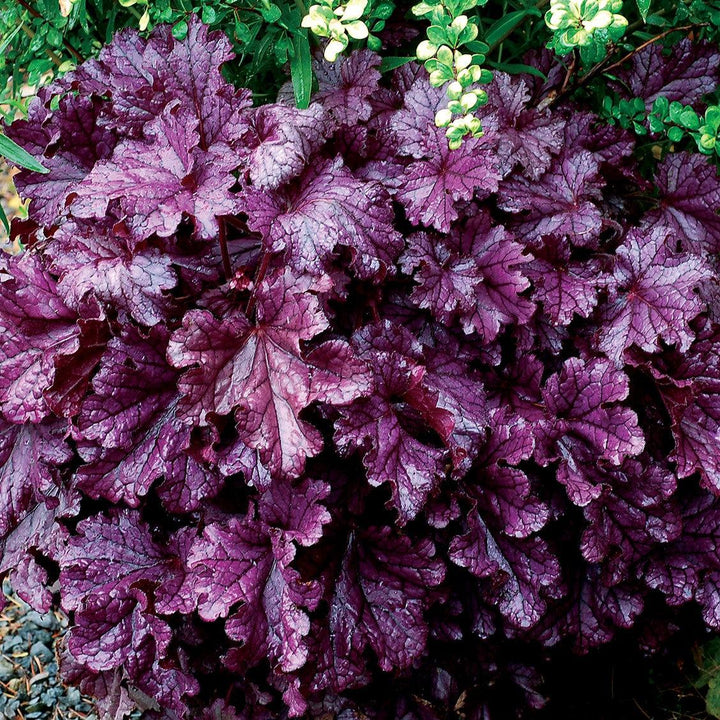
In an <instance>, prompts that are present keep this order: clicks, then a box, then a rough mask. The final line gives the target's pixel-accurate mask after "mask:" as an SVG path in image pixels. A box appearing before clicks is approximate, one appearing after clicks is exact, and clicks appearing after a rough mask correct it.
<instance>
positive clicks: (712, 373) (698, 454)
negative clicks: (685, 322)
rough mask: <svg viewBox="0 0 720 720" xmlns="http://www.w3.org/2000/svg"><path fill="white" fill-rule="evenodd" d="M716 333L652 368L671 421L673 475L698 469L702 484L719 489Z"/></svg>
mask: <svg viewBox="0 0 720 720" xmlns="http://www.w3.org/2000/svg"><path fill="white" fill-rule="evenodd" d="M718 344H719V343H718V338H717V336H716V334H714V333H713V334H711V335H709V336H706V337H703V338H701V339H699V340H697V341H696V342H695V343H694V344H693V346H692V347H691V349H690V351H689V352H688V353H686V354H685V356H680V357H679V358H678V356H677V355H675V356H674V357H673V356H671V360H670V362H668V363H662V364H661V367H660V369H659V371H658V370H656V371H655V374H656V377H657V387H658V390H659V391H660V394H661V396H662V398H663V401H664V403H665V406H666V408H667V411H668V412H669V414H670V418H671V420H672V434H673V437H674V439H675V449H674V451H673V453H672V456H671V457H672V459H673V460H674V461H675V462H676V463H677V471H676V472H677V475H678V477H680V478H685V477H688V476H690V475H692V474H693V473H695V472H699V473H700V476H701V479H702V482H703V485H704V486H705V487H707V488H709V489H710V490H712V491H713V492H716V493H717V492H719V491H720V462H719V460H718V454H717V453H716V452H715V445H716V442H717V438H718V434H719V433H720V373H719V372H718V361H717V358H718V357H719V355H718Z"/></svg>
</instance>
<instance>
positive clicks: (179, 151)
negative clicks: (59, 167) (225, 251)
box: [71, 104, 240, 244]
mask: <svg viewBox="0 0 720 720" xmlns="http://www.w3.org/2000/svg"><path fill="white" fill-rule="evenodd" d="M197 127H198V120H197V118H195V117H193V116H192V115H190V114H189V113H186V112H184V111H183V109H182V108H181V107H179V106H178V105H177V104H171V105H168V106H167V107H166V108H165V110H163V112H162V114H161V115H159V116H158V117H157V118H155V119H153V120H152V121H150V122H148V123H147V124H146V125H145V126H144V135H145V139H144V141H141V140H124V141H123V142H121V143H120V144H118V145H117V147H116V148H115V151H114V153H113V156H112V158H111V159H109V160H103V161H101V162H98V163H96V164H95V167H94V168H93V169H92V171H91V172H90V173H89V174H88V175H87V177H85V178H84V179H83V181H82V182H81V183H80V184H79V185H77V186H76V188H75V190H74V193H73V196H74V199H73V201H72V206H71V212H72V214H73V215H75V216H76V217H80V218H102V217H104V216H105V214H106V212H107V208H108V202H109V201H111V200H117V201H118V203H119V207H120V209H121V211H122V212H123V213H124V214H125V216H126V221H125V222H126V224H127V225H128V227H129V229H130V232H131V235H132V239H133V241H134V243H135V244H137V243H140V242H142V241H143V240H145V239H147V238H148V237H150V236H151V235H152V234H154V233H155V234H157V235H159V236H161V237H167V236H169V235H172V234H173V233H174V232H175V231H176V230H177V227H178V225H179V224H180V222H181V220H182V219H183V214H185V215H187V216H188V217H190V218H192V220H193V222H194V225H195V229H196V232H197V234H198V236H199V237H201V238H203V239H209V238H213V237H215V236H216V235H217V233H218V225H217V220H216V216H218V215H226V214H228V215H229V214H233V213H234V212H236V211H237V210H238V209H239V207H238V200H237V198H236V197H235V196H234V195H233V194H232V193H231V192H230V188H231V187H232V186H233V185H234V184H235V178H234V177H233V176H232V175H231V171H232V170H234V169H235V168H236V167H237V166H238V165H239V163H240V161H239V159H238V158H236V157H234V156H233V154H232V153H229V152H228V148H227V146H226V145H225V144H224V143H217V144H215V145H211V146H210V147H209V148H207V149H203V148H202V147H201V146H200V135H199V133H198V129H197Z"/></svg>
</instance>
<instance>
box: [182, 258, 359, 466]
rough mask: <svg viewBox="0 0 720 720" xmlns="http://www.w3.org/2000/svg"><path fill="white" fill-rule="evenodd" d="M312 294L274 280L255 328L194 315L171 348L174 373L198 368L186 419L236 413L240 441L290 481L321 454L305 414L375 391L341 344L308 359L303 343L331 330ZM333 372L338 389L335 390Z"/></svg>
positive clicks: (187, 384) (303, 285)
mask: <svg viewBox="0 0 720 720" xmlns="http://www.w3.org/2000/svg"><path fill="white" fill-rule="evenodd" d="M312 289H313V286H312V283H310V282H309V281H308V280H307V279H303V278H296V277H294V276H293V275H292V273H291V272H290V271H289V270H286V271H285V272H278V273H275V274H274V275H273V276H271V277H270V278H267V279H266V280H265V281H264V282H263V283H262V284H261V285H260V287H259V288H258V291H257V323H256V324H254V325H253V324H251V322H250V321H249V320H248V318H247V317H246V316H245V315H244V314H242V313H240V312H236V313H235V314H234V315H229V316H227V317H225V318H223V319H222V320H217V319H216V318H214V317H213V315H212V314H211V313H210V312H208V311H205V310H193V311H191V312H190V313H188V315H186V316H185V319H184V321H183V325H182V327H181V328H180V329H179V330H178V331H176V332H175V333H174V334H173V336H172V338H171V339H170V344H169V346H168V358H169V360H170V362H171V363H172V364H173V365H174V366H175V367H178V368H185V367H191V368H192V369H190V370H188V371H187V372H186V373H185V374H184V375H183V376H182V378H181V379H180V381H179V384H178V387H179V388H180V392H181V393H182V395H183V397H182V399H181V401H180V405H179V412H180V413H181V417H183V418H185V419H186V420H189V421H194V422H199V423H200V424H207V423H208V422H209V417H208V416H209V415H210V414H220V415H227V414H229V413H230V412H232V411H233V410H235V417H236V421H237V427H238V433H239V435H240V438H241V439H242V440H243V442H245V443H246V444H247V445H248V446H249V447H251V448H253V449H255V450H259V451H260V457H261V459H262V461H263V463H265V464H266V465H267V466H268V467H269V468H270V470H271V471H272V472H277V473H280V474H283V475H291V476H297V475H299V474H300V473H301V472H302V469H303V467H304V464H305V458H306V457H307V456H312V455H316V454H317V453H318V452H319V451H320V450H321V449H322V438H321V436H320V433H319V432H318V430H316V429H315V428H314V427H312V426H311V425H309V424H308V423H307V422H305V421H303V420H301V419H300V418H299V417H298V416H299V413H300V411H301V410H303V409H304V408H305V407H307V406H308V405H309V404H310V403H312V402H314V401H315V400H320V401H328V402H330V403H332V404H338V405H342V404H347V403H349V402H351V401H352V400H353V399H355V398H356V397H358V396H359V395H363V394H365V393H366V392H367V391H368V389H369V387H370V385H369V377H368V373H367V370H366V368H365V366H364V365H363V364H362V363H360V362H358V361H357V360H356V359H355V358H354V357H353V356H352V353H350V352H349V351H348V349H347V347H346V345H345V344H344V343H342V342H341V341H328V342H327V343H325V344H323V345H320V346H319V347H316V348H315V349H314V351H313V353H312V355H311V356H309V355H308V356H306V357H303V353H302V351H301V348H300V342H301V341H303V340H311V339H312V338H313V337H315V336H316V335H317V334H318V333H320V332H322V331H323V330H325V329H326V328H327V326H328V322H327V319H326V318H325V316H324V314H323V313H322V310H321V309H320V306H319V303H318V300H317V298H316V297H315V296H314V295H313V294H311V291H312ZM196 365H197V366H198V367H193V366H196ZM328 373H331V374H332V376H333V377H335V379H336V380H338V381H339V384H337V385H335V386H334V387H332V388H331V387H330V384H329V383H328Z"/></svg>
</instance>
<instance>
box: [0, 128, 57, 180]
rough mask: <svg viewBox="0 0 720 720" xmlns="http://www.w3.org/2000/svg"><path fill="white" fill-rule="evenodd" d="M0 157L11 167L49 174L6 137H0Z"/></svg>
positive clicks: (27, 153)
mask: <svg viewBox="0 0 720 720" xmlns="http://www.w3.org/2000/svg"><path fill="white" fill-rule="evenodd" d="M0 155H2V156H3V157H4V158H6V159H7V160H9V161H10V162H11V163H12V164H13V165H17V166H18V167H22V168H25V169H27V170H32V171H33V172H38V173H48V172H50V171H49V170H48V169H47V168H46V167H44V166H43V165H41V164H40V163H39V162H38V161H37V160H36V159H35V158H34V157H33V156H32V155H31V154H30V153H29V152H27V151H26V150H23V149H22V148H21V147H20V146H19V145H18V144H17V143H14V142H13V141H12V140H11V139H10V138H9V137H7V136H6V135H0Z"/></svg>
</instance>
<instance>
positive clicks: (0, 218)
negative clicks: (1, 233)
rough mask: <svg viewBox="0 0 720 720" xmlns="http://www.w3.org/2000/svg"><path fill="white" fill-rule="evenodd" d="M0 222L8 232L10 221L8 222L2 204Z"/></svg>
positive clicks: (0, 206)
mask: <svg viewBox="0 0 720 720" xmlns="http://www.w3.org/2000/svg"><path fill="white" fill-rule="evenodd" d="M0 223H2V224H3V227H4V228H5V232H6V233H9V232H10V223H9V222H8V219H7V215H6V214H5V209H4V208H3V206H2V205H0Z"/></svg>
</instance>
